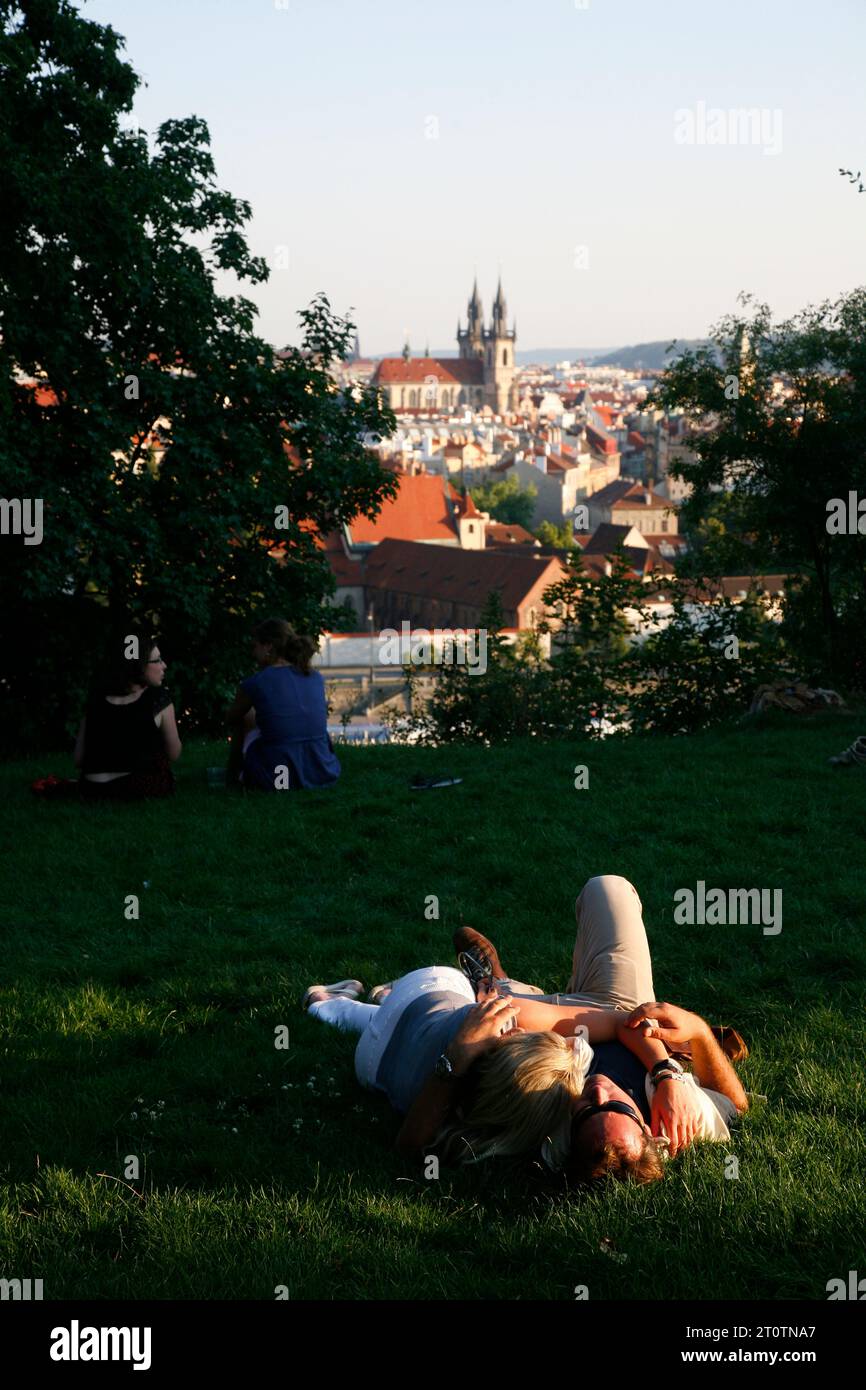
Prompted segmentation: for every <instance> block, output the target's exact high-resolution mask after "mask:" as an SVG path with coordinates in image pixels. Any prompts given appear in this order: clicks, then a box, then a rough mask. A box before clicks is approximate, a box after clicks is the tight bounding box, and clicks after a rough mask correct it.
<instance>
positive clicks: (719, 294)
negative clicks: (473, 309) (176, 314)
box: [79, 0, 866, 355]
mask: <svg viewBox="0 0 866 1390" xmlns="http://www.w3.org/2000/svg"><path fill="white" fill-rule="evenodd" d="M79 8H81V10H82V11H83V13H84V14H85V15H86V16H87V17H88V18H90V19H95V20H98V21H99V22H101V23H108V24H111V25H112V27H113V28H114V29H116V30H117V31H118V32H119V33H121V34H123V35H124V36H125V39H126V56H127V58H128V60H129V61H130V62H131V64H132V66H133V67H134V68H135V69H136V71H137V72H138V73H139V74H140V75H141V77H142V78H143V79H144V82H145V83H146V84H147V85H146V86H142V87H141V88H140V89H139V93H138V96H137V99H136V104H135V108H134V113H133V114H134V119H135V122H136V123H137V124H138V125H140V126H142V127H144V128H145V129H147V130H148V131H150V132H155V130H156V128H157V126H158V125H159V124H160V122H161V121H163V120H166V119H168V118H170V117H184V116H187V115H192V114H195V115H198V116H201V117H203V118H204V119H205V120H206V121H207V123H208V126H209V129H210V133H211V143H212V150H213V155H214V159H215V163H216V169H217V177H218V183H219V186H220V187H223V188H226V189H228V190H229V191H230V192H231V193H233V194H234V195H235V196H237V197H242V198H245V199H246V200H247V201H248V202H249V203H250V204H251V205H252V209H253V217H252V220H251V222H250V223H249V226H248V240H249V243H250V245H251V247H252V249H253V251H254V252H255V253H256V254H258V255H261V256H264V257H265V258H266V259H267V260H268V262H269V264H270V265H271V266H272V267H273V269H272V274H271V277H270V280H269V281H268V282H267V283H266V284H265V285H262V286H258V287H252V288H250V287H248V288H247V289H245V290H244V293H246V294H248V296H249V297H250V298H251V299H253V300H254V301H255V302H256V304H257V305H258V306H259V308H260V319H259V325H258V327H259V332H260V333H261V334H262V336H264V337H265V338H267V339H268V340H269V341H271V342H272V343H274V344H275V345H276V346H278V347H279V346H283V345H285V344H289V343H299V342H300V333H299V325H298V319H297V311H298V310H299V309H301V308H303V307H304V306H305V305H307V304H308V303H309V302H310V300H311V299H312V297H313V295H314V294H316V293H317V292H318V291H320V290H321V291H324V292H325V293H326V294H327V296H328V298H329V299H330V301H331V304H332V306H333V308H334V309H335V310H336V311H337V312H339V313H343V314H345V313H348V312H349V311H350V310H351V317H352V318H353V320H354V321H355V323H356V324H357V327H358V332H359V334H360V341H361V349H362V351H363V352H364V353H366V354H374V355H379V354H382V353H386V352H393V351H399V350H400V348H401V347H402V344H403V342H404V341H405V340H406V338H407V335H408V340H409V342H410V344H411V347H412V351H413V352H414V353H416V354H420V353H421V352H423V351H424V348H425V347H426V346H427V345H428V344H429V345H430V347H431V350H433V351H436V350H437V349H438V350H441V351H445V352H448V353H451V352H456V343H455V331H456V323H457V319H458V316H461V317H462V318H463V319H464V321H465V313H466V303H467V300H468V299H469V295H470V293H471V289H472V283H473V278H474V277H475V275H476V274H477V277H478V287H479V292H480V294H481V298H482V303H483V307H484V313H485V317H486V318H487V317H489V314H490V310H491V307H492V302H493V298H494V296H495V293H496V285H497V279H498V277H499V275H500V274H501V276H502V282H503V289H504V292H505V296H506V300H507V304H508V314H509V320H510V321H513V320H514V319H516V321H517V332H518V341H517V347H518V349H519V350H525V349H532V348H545V347H546V348H550V347H562V348H569V347H572V348H576V347H582V348H605V347H612V346H621V345H624V344H627V343H637V342H646V341H650V340H655V339H662V338H664V339H668V340H670V339H672V338H675V337H701V336H703V335H704V334H706V332H707V331H708V330H709V328H710V327H711V326H712V324H713V323H714V322H716V321H718V319H719V318H721V317H722V315H724V314H726V313H729V312H732V311H734V310H735V308H736V299H737V295H738V294H739V293H740V292H748V293H752V294H754V295H756V296H757V298H758V299H759V300H761V301H765V302H767V303H768V304H769V305H770V307H771V309H772V310H773V311H774V313H775V314H777V315H779V316H786V315H789V314H793V313H795V312H796V311H797V310H798V309H800V308H803V307H804V306H805V305H807V304H811V303H816V302H819V301H821V300H823V299H827V298H835V297H836V296H838V295H840V294H842V293H844V292H846V291H848V290H850V289H853V288H854V287H855V286H857V285H860V284H862V283H864V280H866V274H864V272H866V193H863V194H858V193H857V191H856V187H852V186H850V185H849V183H848V182H847V180H845V179H843V178H841V177H840V176H839V173H838V169H839V168H840V167H844V168H851V169H853V170H854V171H855V172H856V171H857V170H858V169H861V168H862V169H863V170H864V172H866V83H864V81H863V77H862V57H863V51H864V45H866V0H824V2H823V3H822V4H820V5H816V4H815V3H814V0H724V3H718V0H654V2H653V3H649V2H648V0H531V3H530V2H529V0H522V2H520V0H498V2H497V3H494V0H437V3H436V4H428V3H423V0H401V3H397V0H87V2H86V3H83V2H82V3H80V5H79ZM741 109H742V110H754V111H756V112H757V113H758V116H757V118H756V119H755V121H754V124H753V123H752V122H751V121H749V122H745V123H742V124H741V123H740V122H739V121H738V120H737V117H736V114H735V113H736V112H737V111H738V110H741ZM730 113H734V114H730ZM864 182H866V179H864ZM226 288H230V287H229V286H226Z"/></svg>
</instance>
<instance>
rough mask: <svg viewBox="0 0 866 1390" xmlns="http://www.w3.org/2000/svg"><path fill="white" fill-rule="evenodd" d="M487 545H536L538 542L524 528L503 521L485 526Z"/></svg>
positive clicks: (492, 522)
mask: <svg viewBox="0 0 866 1390" xmlns="http://www.w3.org/2000/svg"><path fill="white" fill-rule="evenodd" d="M487 544H488V545H538V540H537V538H536V537H535V536H533V534H532V532H531V531H527V529H526V527H525V526H518V525H517V523H516V522H515V523H513V524H508V523H506V522H504V521H491V522H488V525H487Z"/></svg>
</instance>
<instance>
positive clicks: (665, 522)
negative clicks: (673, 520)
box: [662, 517, 668, 531]
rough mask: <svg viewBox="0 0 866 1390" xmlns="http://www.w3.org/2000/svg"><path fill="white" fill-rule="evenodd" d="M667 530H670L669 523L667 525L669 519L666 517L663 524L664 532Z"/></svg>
mask: <svg viewBox="0 0 866 1390" xmlns="http://www.w3.org/2000/svg"><path fill="white" fill-rule="evenodd" d="M667 529H668V523H667V517H665V519H664V521H663V522H662V530H663V531H666V530H667Z"/></svg>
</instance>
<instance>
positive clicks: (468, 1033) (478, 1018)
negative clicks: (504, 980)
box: [448, 990, 520, 1076]
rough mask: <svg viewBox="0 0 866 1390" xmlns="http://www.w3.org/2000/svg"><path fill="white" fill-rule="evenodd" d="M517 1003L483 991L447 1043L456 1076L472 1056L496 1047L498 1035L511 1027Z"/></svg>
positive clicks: (515, 1021)
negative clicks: (483, 993) (482, 996)
mask: <svg viewBox="0 0 866 1390" xmlns="http://www.w3.org/2000/svg"><path fill="white" fill-rule="evenodd" d="M519 1013H520V1005H519V1004H515V1003H514V1000H513V999H512V998H511V997H510V996H504V997H503V996H500V995H498V994H495V993H492V992H491V991H489V990H488V991H487V994H486V996H485V997H484V998H482V999H481V1000H480V1001H479V1002H478V1003H477V1004H476V1005H474V1007H473V1008H471V1009H470V1010H469V1012H468V1014H467V1015H466V1017H465V1019H464V1020H463V1022H462V1023H461V1025H460V1027H459V1028H458V1030H457V1032H456V1033H455V1034H454V1037H453V1039H452V1041H451V1043H450V1044H449V1047H448V1056H449V1058H450V1060H451V1065H452V1066H453V1068H454V1071H455V1074H456V1075H457V1076H462V1075H463V1073H464V1072H466V1071H467V1070H468V1069H469V1067H470V1066H471V1065H472V1063H473V1062H474V1061H475V1059H476V1057H480V1056H481V1055H482V1053H484V1052H489V1051H490V1049H491V1048H492V1047H497V1046H498V1044H499V1043H500V1042H501V1040H502V1038H503V1037H504V1036H505V1035H506V1034H508V1033H511V1032H513V1031H514V1030H515V1028H516V1026H517V1015H518V1014H519Z"/></svg>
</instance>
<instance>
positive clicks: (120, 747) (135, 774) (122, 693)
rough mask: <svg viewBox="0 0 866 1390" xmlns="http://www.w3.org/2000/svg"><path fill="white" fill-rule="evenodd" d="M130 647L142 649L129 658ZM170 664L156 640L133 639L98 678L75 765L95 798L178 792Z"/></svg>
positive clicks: (178, 749) (177, 747) (80, 734)
mask: <svg viewBox="0 0 866 1390" xmlns="http://www.w3.org/2000/svg"><path fill="white" fill-rule="evenodd" d="M127 649H131V650H132V651H135V652H137V653H138V655H137V656H129V657H128V656H126V655H125V652H126V650H127ZM165 671H166V664H165V662H164V661H163V659H162V657H161V656H160V653H159V647H158V646H157V645H156V643H155V642H154V641H152V640H150V639H146V638H136V639H135V641H130V638H129V637H127V638H125V639H124V641H123V644H122V650H121V653H120V655H119V656H118V658H117V660H116V661H114V662H112V663H111V664H110V666H109V669H108V670H107V671H106V673H105V675H104V676H103V678H102V679H101V680H100V681H99V682H97V684H96V686H95V688H94V691H93V693H92V695H91V696H90V699H89V700H88V703H87V712H86V714H85V716H84V718H83V719H82V721H81V726H80V728H79V730H78V737H77V739H76V740H75V766H76V767H79V768H81V773H82V775H81V783H80V786H81V791H82V794H83V795H84V796H85V797H87V798H88V799H89V800H122V801H129V800H137V799H138V798H140V797H151V796H169V795H170V794H171V793H172V792H173V791H174V774H173V773H172V770H171V766H170V764H171V763H172V762H175V761H176V760H177V759H178V758H179V757H180V754H181V747H182V745H181V741H180V738H179V736H178V732H177V720H176V718H175V713H174V705H173V703H172V699H171V696H170V695H169V693H168V691H167V690H163V688H162V683H163V680H164V678H165Z"/></svg>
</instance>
